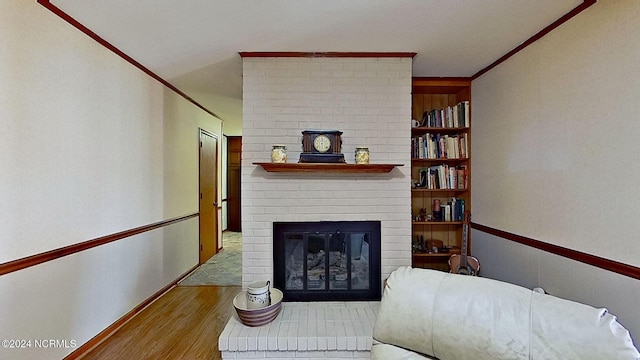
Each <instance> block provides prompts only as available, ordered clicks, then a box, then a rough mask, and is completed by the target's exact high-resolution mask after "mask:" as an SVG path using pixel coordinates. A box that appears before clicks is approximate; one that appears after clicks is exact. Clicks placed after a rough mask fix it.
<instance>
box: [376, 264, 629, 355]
mask: <svg viewBox="0 0 640 360" xmlns="http://www.w3.org/2000/svg"><path fill="white" fill-rule="evenodd" d="M373 338H374V345H373V347H372V349H371V358H372V359H379V360H383V359H384V360H391V359H403V360H410V359H411V360H412V359H440V360H464V359H474V360H478V359H487V360H488V359H491V360H495V359H527V360H530V359H549V360H551V359H554V360H557V359H598V360H600V359H602V360H605V359H606V360H613V359H640V353H639V352H638V350H637V349H636V348H635V346H634V344H633V342H632V340H631V337H630V335H629V332H628V331H627V330H626V329H625V328H624V327H623V326H622V325H620V324H619V323H618V322H617V320H616V317H615V316H613V315H611V314H609V313H608V312H607V310H606V309H597V308H594V307H591V306H588V305H584V304H581V303H577V302H573V301H569V300H564V299H560V298H557V297H554V296H551V295H545V294H542V293H538V292H534V291H532V290H529V289H526V288H524V287H520V286H517V285H513V284H508V283H505V282H500V281H496V280H491V279H486V278H480V277H472V276H464V275H455V274H448V273H444V272H440V271H435V270H426V269H413V268H410V267H402V268H399V269H397V270H396V271H394V272H393V273H391V275H390V276H389V278H388V279H387V281H386V285H385V289H384V293H383V296H382V301H381V303H380V309H379V313H378V316H377V320H376V324H375V327H374V331H373Z"/></svg>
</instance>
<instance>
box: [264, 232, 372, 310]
mask: <svg viewBox="0 0 640 360" xmlns="http://www.w3.org/2000/svg"><path fill="white" fill-rule="evenodd" d="M273 239H274V244H273V260H274V287H276V288H278V289H280V290H282V291H283V293H284V301H349V300H380V281H381V280H380V258H381V256H380V222H379V221H320V222H275V223H274V224H273Z"/></svg>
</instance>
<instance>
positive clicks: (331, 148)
mask: <svg viewBox="0 0 640 360" xmlns="http://www.w3.org/2000/svg"><path fill="white" fill-rule="evenodd" d="M341 135H342V131H338V130H305V131H303V132H302V153H300V160H299V161H298V162H301V163H344V162H345V161H344V155H343V154H342V152H341V149H340V148H341V146H342V139H341V138H340V136H341Z"/></svg>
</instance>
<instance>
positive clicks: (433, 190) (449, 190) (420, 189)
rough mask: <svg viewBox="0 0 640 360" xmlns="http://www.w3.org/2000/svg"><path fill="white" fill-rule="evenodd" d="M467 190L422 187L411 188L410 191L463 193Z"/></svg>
mask: <svg viewBox="0 0 640 360" xmlns="http://www.w3.org/2000/svg"><path fill="white" fill-rule="evenodd" d="M466 191H469V189H424V188H412V189H411V192H417V193H420V192H458V193H463V192H466Z"/></svg>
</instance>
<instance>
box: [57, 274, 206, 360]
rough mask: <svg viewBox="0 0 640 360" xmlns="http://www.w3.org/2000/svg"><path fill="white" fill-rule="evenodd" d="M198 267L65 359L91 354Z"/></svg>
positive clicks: (132, 310)
mask: <svg viewBox="0 0 640 360" xmlns="http://www.w3.org/2000/svg"><path fill="white" fill-rule="evenodd" d="M198 266H200V265H195V266H194V267H192V268H191V269H189V270H187V271H186V272H185V273H183V274H182V275H180V276H178V278H177V279H175V280H174V281H172V282H171V283H170V284H169V285H167V286H165V287H163V288H162V289H160V290H158V291H156V292H155V293H154V294H153V295H151V296H150V297H149V298H147V299H146V300H144V301H143V302H141V303H140V304H138V306H136V307H134V308H133V309H131V311H129V312H128V313H126V314H124V316H122V317H121V318H120V319H118V320H116V321H115V322H114V323H113V324H111V325H109V326H108V327H107V328H106V329H104V330H102V331H101V332H100V333H98V334H97V335H96V336H94V337H93V338H91V339H90V340H89V341H87V342H86V343H84V344H82V346H80V347H79V348H77V349H76V350H74V351H73V352H72V353H71V354H69V355H67V356H66V357H64V360H73V359H79V358H81V357H82V356H84V355H85V354H87V353H88V352H90V351H91V350H93V349H95V348H96V347H97V346H98V345H100V344H101V343H102V342H103V341H105V340H106V339H107V338H108V337H110V336H111V335H113V334H114V333H115V332H116V331H118V329H120V327H122V326H123V325H124V324H125V323H126V322H127V321H129V320H131V318H133V317H134V316H136V315H137V314H138V313H139V312H141V311H142V310H143V309H144V308H146V307H147V306H149V304H151V303H152V302H154V301H155V300H156V299H158V298H159V297H160V296H162V295H163V294H164V293H166V292H167V291H169V290H171V289H172V288H173V287H174V286H176V285H177V284H178V282H180V280H182V279H184V278H185V277H187V275H189V274H191V272H193V271H194V270H195V269H197V268H198Z"/></svg>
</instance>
